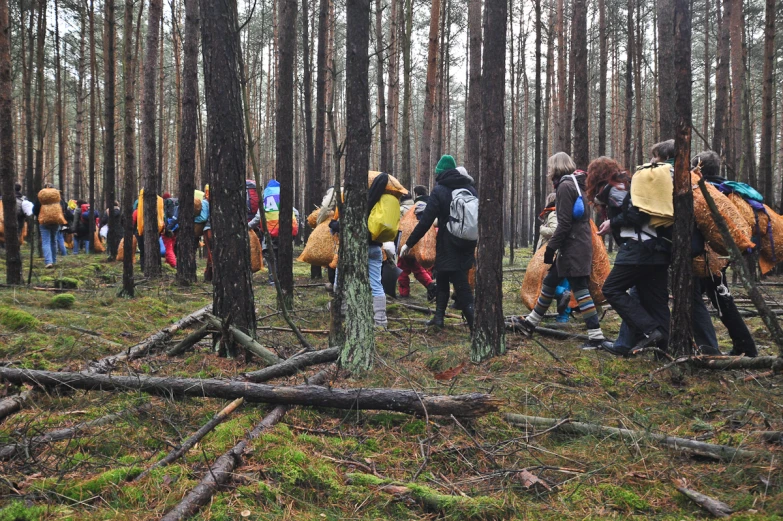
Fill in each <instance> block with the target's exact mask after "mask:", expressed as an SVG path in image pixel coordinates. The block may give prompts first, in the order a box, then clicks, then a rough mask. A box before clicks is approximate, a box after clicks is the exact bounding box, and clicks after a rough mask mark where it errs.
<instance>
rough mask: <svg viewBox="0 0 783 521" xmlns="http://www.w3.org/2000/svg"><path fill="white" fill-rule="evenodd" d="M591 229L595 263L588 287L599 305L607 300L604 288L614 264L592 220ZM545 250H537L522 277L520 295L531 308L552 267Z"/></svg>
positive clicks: (523, 301) (572, 304)
mask: <svg viewBox="0 0 783 521" xmlns="http://www.w3.org/2000/svg"><path fill="white" fill-rule="evenodd" d="M590 229H591V230H592V232H593V233H592V239H593V264H592V269H591V272H590V280H589V281H588V284H587V287H588V289H589V290H590V296H591V297H592V298H593V302H594V303H595V305H596V306H598V305H600V304H603V303H604V302H606V299H605V298H604V294H603V291H602V289H603V287H604V282H605V281H606V278H607V277H608V276H609V272H610V271H612V265H611V263H610V262H609V255H608V254H607V253H606V246H604V240H603V238H601V237H600V236H599V235H598V229H597V228H596V227H595V223H594V222H592V221H590ZM545 251H546V248H539V249H538V250H537V251H536V253H535V255H533V258H532V259H530V262H529V263H528V265H527V270H526V271H525V278H524V279H522V287H521V288H520V291H519V296H520V297H521V299H522V303H523V304H524V305H525V307H527V308H528V309H530V310H532V309H533V308H534V307H536V302H537V301H538V295H540V294H541V286H543V284H544V277H546V274H547V273H548V272H549V268H550V267H551V265H550V264H544V252H545ZM576 306H577V304H576V300H575V299H574V296H573V292H572V293H571V307H576Z"/></svg>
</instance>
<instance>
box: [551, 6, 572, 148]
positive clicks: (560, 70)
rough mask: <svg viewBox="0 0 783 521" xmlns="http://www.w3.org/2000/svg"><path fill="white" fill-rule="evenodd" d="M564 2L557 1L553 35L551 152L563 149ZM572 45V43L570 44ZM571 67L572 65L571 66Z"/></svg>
mask: <svg viewBox="0 0 783 521" xmlns="http://www.w3.org/2000/svg"><path fill="white" fill-rule="evenodd" d="M564 4H565V2H564V0H557V23H556V25H555V33H556V34H557V92H558V96H557V109H556V110H555V113H556V116H555V119H554V127H555V132H554V136H555V139H554V142H553V143H552V145H553V147H552V151H553V152H560V151H562V150H564V149H565V127H566V124H565V117H566V92H567V89H566V81H567V79H566V77H567V70H566V46H565V23H564V21H563V20H564V15H565V5H564ZM572 45H573V42H572ZM571 66H573V64H571Z"/></svg>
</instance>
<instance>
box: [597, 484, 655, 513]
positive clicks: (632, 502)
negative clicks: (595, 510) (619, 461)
mask: <svg viewBox="0 0 783 521" xmlns="http://www.w3.org/2000/svg"><path fill="white" fill-rule="evenodd" d="M598 488H599V489H600V490H601V492H602V493H603V495H604V497H606V499H608V500H609V501H610V502H611V503H612V504H613V506H615V507H616V508H618V509H620V510H630V511H646V510H650V504H649V503H648V502H647V501H645V500H644V499H642V498H640V497H639V496H638V495H636V493H635V492H632V491H631V490H628V489H627V488H624V487H618V486H616V485H612V484H611V483H601V484H600V485H598Z"/></svg>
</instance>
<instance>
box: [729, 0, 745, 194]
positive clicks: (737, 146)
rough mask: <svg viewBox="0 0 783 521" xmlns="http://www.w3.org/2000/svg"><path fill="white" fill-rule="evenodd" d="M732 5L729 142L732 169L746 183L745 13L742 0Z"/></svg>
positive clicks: (739, 179) (732, 1)
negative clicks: (744, 139) (743, 36)
mask: <svg viewBox="0 0 783 521" xmlns="http://www.w3.org/2000/svg"><path fill="white" fill-rule="evenodd" d="M729 1H730V2H731V4H732V7H731V12H730V13H729V15H730V19H729V20H725V21H724V22H728V24H729V39H730V42H731V125H730V126H729V136H728V142H729V143H730V144H731V154H730V156H729V157H730V159H729V162H730V169H731V172H733V173H734V175H733V176H732V178H734V176H736V180H737V181H746V178H745V177H744V172H742V160H741V158H742V155H743V154H742V106H743V105H742V100H743V93H744V92H745V63H744V52H743V49H742V33H743V31H744V25H745V24H744V16H745V15H744V13H743V10H742V4H743V1H742V0H729Z"/></svg>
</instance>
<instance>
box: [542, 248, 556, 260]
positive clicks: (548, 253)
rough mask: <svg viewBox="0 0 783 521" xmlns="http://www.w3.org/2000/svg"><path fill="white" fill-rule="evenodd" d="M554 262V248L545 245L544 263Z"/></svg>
mask: <svg viewBox="0 0 783 521" xmlns="http://www.w3.org/2000/svg"><path fill="white" fill-rule="evenodd" d="M554 263H555V250H553V249H552V248H550V247H549V246H547V247H546V251H544V264H554Z"/></svg>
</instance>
